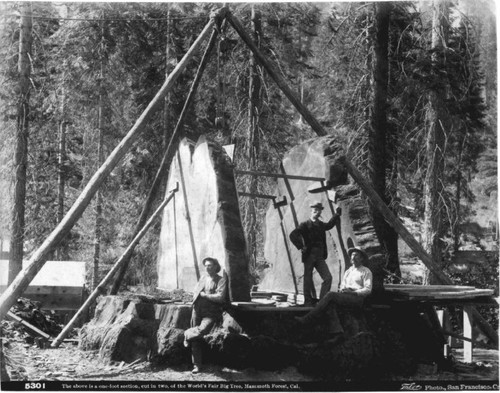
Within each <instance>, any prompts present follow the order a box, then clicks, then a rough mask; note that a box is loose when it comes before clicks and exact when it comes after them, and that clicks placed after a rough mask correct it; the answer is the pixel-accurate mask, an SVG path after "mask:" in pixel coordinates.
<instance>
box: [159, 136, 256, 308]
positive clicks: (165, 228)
mask: <svg viewBox="0 0 500 393" xmlns="http://www.w3.org/2000/svg"><path fill="white" fill-rule="evenodd" d="M176 183H178V186H179V191H178V192H177V193H176V194H175V197H174V201H173V203H170V204H169V205H168V206H167V207H166V208H165V211H164V215H163V220H162V228H161V234H160V245H159V251H158V262H157V266H158V287H160V288H163V289H166V290H172V289H177V288H182V289H185V290H187V291H192V290H193V289H194V287H195V285H196V283H197V281H198V279H199V275H200V274H202V273H203V272H204V267H203V265H202V263H201V262H202V260H203V258H205V257H208V256H211V257H215V258H217V259H218V260H219V262H220V263H221V266H222V268H223V269H224V270H225V271H226V272H227V274H228V276H229V296H230V298H231V300H233V301H247V300H249V298H250V288H249V285H250V280H249V272H248V258H247V253H246V243H245V236H244V233H243V227H242V225H241V219H240V212H239V204H238V196H237V193H236V187H235V183H234V174H233V165H232V163H231V161H230V159H229V157H228V156H227V154H226V153H225V151H224V150H223V149H222V148H221V147H220V146H216V145H215V144H212V143H209V142H208V141H207V140H206V139H205V138H204V137H201V138H200V139H199V141H198V143H197V144H196V145H193V144H191V143H189V141H187V140H186V139H184V140H182V141H181V143H180V144H179V149H178V151H177V154H176V155H175V157H174V159H173V161H172V165H171V167H170V171H169V178H168V185H167V190H171V189H174V188H175V185H176Z"/></svg>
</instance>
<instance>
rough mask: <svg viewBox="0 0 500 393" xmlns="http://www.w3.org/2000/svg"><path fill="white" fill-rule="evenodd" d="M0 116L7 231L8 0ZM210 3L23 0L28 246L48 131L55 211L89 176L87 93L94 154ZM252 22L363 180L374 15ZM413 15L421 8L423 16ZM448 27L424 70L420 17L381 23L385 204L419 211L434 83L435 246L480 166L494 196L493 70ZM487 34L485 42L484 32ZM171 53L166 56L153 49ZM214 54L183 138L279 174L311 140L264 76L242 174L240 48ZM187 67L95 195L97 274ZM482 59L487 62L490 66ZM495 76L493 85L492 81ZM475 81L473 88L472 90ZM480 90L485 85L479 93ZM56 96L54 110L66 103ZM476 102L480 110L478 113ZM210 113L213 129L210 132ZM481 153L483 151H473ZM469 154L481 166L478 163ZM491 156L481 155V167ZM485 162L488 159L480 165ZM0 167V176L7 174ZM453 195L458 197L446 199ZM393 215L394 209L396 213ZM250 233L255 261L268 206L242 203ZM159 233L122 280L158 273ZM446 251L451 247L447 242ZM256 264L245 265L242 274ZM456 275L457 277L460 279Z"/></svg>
mask: <svg viewBox="0 0 500 393" xmlns="http://www.w3.org/2000/svg"><path fill="white" fill-rule="evenodd" d="M0 6H1V7H2V11H4V10H5V11H6V12H5V14H6V15H7V16H4V17H3V18H2V22H3V23H2V31H1V34H2V36H1V44H0V55H2V59H3V61H2V62H0V71H1V73H0V82H1V84H2V89H1V90H0V109H1V110H2V113H3V114H4V116H3V118H2V133H3V138H2V140H1V141H0V152H1V154H0V169H1V171H0V176H1V177H0V182H1V185H2V187H0V192H1V193H2V194H0V197H1V198H2V201H3V202H4V203H2V204H1V209H2V210H0V218H2V220H1V222H2V224H1V225H3V227H1V228H0V234H1V233H5V232H6V231H7V228H5V226H6V225H5V223H7V222H8V216H10V211H9V209H8V208H6V206H8V203H5V201H7V200H8V198H9V195H8V193H7V192H6V190H8V187H4V185H5V184H6V182H9V181H11V179H10V178H7V176H6V174H7V173H9V172H10V170H9V169H10V168H9V165H10V162H11V160H12V159H11V153H12V152H10V151H9V149H8V146H9V145H10V144H11V141H12V136H13V132H14V130H15V124H14V122H13V120H14V118H13V117H12V116H13V115H15V99H14V97H15V96H14V94H15V82H16V77H17V75H16V59H17V52H16V51H17V40H18V34H19V33H18V26H17V20H16V17H15V16H8V15H15V12H16V10H17V7H18V4H17V3H5V4H4V3H1V4H0ZM213 6H214V4H213V3H67V4H57V5H56V4H55V3H33V7H34V8H33V13H34V14H35V15H37V16H44V17H47V19H42V18H35V19H34V27H33V28H34V32H35V38H36V39H35V45H34V49H33V54H32V57H33V64H32V66H33V70H32V74H33V94H32V99H31V106H32V108H33V110H32V112H31V118H30V122H31V124H32V126H31V130H30V132H31V137H30V141H29V143H30V146H29V152H30V155H29V183H28V196H27V200H26V206H27V213H26V214H27V220H26V222H27V223H28V226H27V228H26V239H27V241H26V245H25V246H26V251H27V252H28V254H29V253H30V252H32V251H33V250H35V249H36V248H37V247H38V246H39V245H40V244H41V242H42V241H43V240H44V239H45V238H46V237H47V235H48V234H49V233H50V232H51V231H52V229H53V228H54V227H55V226H56V225H57V222H56V221H57V214H56V212H57V193H56V191H57V186H56V185H57V171H58V169H59V167H58V162H57V156H58V154H59V151H58V146H57V137H56V134H57V133H56V130H57V128H58V125H59V123H60V121H61V120H62V119H65V120H66V121H67V124H68V126H67V147H66V159H65V161H64V165H63V172H64V177H65V180H66V184H67V186H66V195H65V209H66V211H67V210H68V209H69V207H70V206H71V205H72V204H73V203H74V202H75V201H76V199H77V198H78V196H79V194H80V192H81V190H82V189H83V187H85V185H86V184H87V182H88V181H89V179H90V178H91V177H92V175H93V174H94V173H95V171H96V170H97V168H98V165H97V149H96V146H97V142H98V141H97V131H96V130H97V106H98V95H99V90H98V86H99V84H100V83H102V89H103V90H104V91H105V96H106V99H105V136H104V145H105V155H107V154H109V153H110V152H111V151H112V149H113V148H114V147H115V146H116V145H117V144H118V143H119V141H120V140H121V139H122V138H123V136H124V135H125V134H126V132H127V131H128V130H129V129H130V127H131V126H132V125H133V124H134V123H135V121H136V119H137V118H138V117H139V116H140V115H141V113H142V112H143V110H144V109H145V108H146V106H147V105H148V104H149V103H150V101H151V99H152V98H153V97H154V95H155V94H156V93H157V91H158V90H159V88H160V86H161V84H162V83H163V82H164V80H165V77H166V74H168V73H169V72H171V71H172V69H173V68H174V67H175V65H176V64H177V63H178V62H179V61H180V59H181V58H182V56H183V55H184V54H185V53H186V51H187V50H188V49H189V47H190V46H191V44H192V42H193V41H194V40H195V39H196V37H197V36H198V34H199V33H200V31H201V29H202V28H203V26H204V25H205V23H206V22H207V21H208V18H209V13H210V10H211V8H212V7H213ZM254 6H255V7H256V8H257V9H259V10H260V11H261V15H262V37H261V43H260V45H261V50H262V51H263V53H264V54H265V55H266V57H267V58H268V59H270V60H272V61H273V63H275V64H276V66H277V69H278V71H279V72H280V73H281V75H283V76H284V77H285V79H286V80H287V81H288V82H289V84H290V86H291V88H292V90H295V91H297V92H300V95H301V98H302V101H303V103H304V104H305V105H306V106H307V107H308V108H309V109H310V110H311V112H312V113H313V114H314V115H315V116H316V117H317V118H318V119H319V121H320V123H321V124H322V125H323V126H324V128H325V129H326V130H327V131H328V132H329V133H331V134H335V135H338V136H339V139H341V140H347V144H346V148H347V149H348V151H349V154H351V156H352V158H353V161H354V162H355V163H356V164H357V165H358V166H360V167H361V168H362V169H363V170H365V169H366V165H365V164H366V161H367V154H368V152H367V149H366V142H367V132H368V123H367V122H368V119H369V113H370V110H371V105H372V102H371V100H372V85H373V81H372V80H370V78H371V76H370V75H371V73H370V70H371V62H372V56H373V54H372V53H373V39H374V38H373V37H374V35H373V33H374V32H373V26H374V16H373V10H374V7H373V4H371V3H369V2H366V3H331V4H326V3H324V4H316V3H259V4H255V5H254ZM230 7H231V10H232V12H233V13H234V15H236V16H237V17H238V18H239V19H240V20H241V21H242V23H243V24H244V25H245V27H247V29H250V25H251V24H250V11H251V5H250V4H245V3H238V4H231V6H230ZM424 11H425V10H424ZM451 18H452V21H453V23H452V26H453V28H452V32H451V34H450V39H449V45H448V48H447V50H446V52H445V56H446V60H447V61H446V63H445V66H444V67H443V68H441V69H439V70H437V71H434V70H433V69H432V67H431V57H432V55H433V53H432V52H431V51H429V50H428V49H427V48H428V45H427V43H428V40H429V29H428V27H427V24H426V23H425V21H426V15H425V12H422V10H420V9H417V7H416V3H414V2H395V3H394V7H393V10H392V13H391V25H390V48H389V61H390V82H389V106H388V108H387V111H388V135H389V136H388V140H387V144H390V145H391V146H394V147H395V148H396V154H395V155H394V156H393V155H391V156H388V157H387V160H388V168H391V169H390V170H389V171H388V173H387V180H388V182H387V184H388V185H389V187H391V188H392V189H393V190H396V191H397V198H395V201H394V204H395V205H394V207H395V208H397V209H398V211H400V212H401V211H402V207H401V206H399V205H409V206H410V207H416V218H417V219H420V218H421V214H422V205H421V203H420V201H421V200H422V192H423V186H422V184H423V183H422V182H423V179H424V177H425V164H426V162H425V158H424V154H423V153H424V152H423V150H422V147H423V146H424V143H423V140H424V136H425V135H424V128H423V124H424V118H425V110H426V108H425V105H424V99H423V97H424V95H425V92H426V91H428V89H430V88H436V87H438V86H445V85H446V86H447V89H448V90H447V92H448V93H447V96H446V108H447V118H446V126H447V130H448V135H447V136H448V144H447V147H446V148H447V150H446V157H447V160H446V176H445V178H444V179H443V182H444V183H445V186H446V187H445V190H446V194H445V195H443V198H444V199H445V201H446V206H447V215H446V222H447V230H448V232H447V234H446V240H447V242H448V243H447V244H452V242H451V241H450V239H451V238H452V236H453V235H454V232H455V231H457V230H463V228H464V225H465V223H467V221H468V220H469V219H470V218H471V217H472V216H473V214H474V206H473V203H474V198H477V195H476V193H475V192H474V191H473V189H472V188H471V181H470V179H472V178H473V175H474V174H475V173H476V172H477V171H481V172H484V173H486V172H488V173H489V175H490V177H489V179H490V180H488V181H489V183H488V184H489V186H488V187H487V188H488V195H490V194H491V193H492V192H494V189H496V166H495V165H493V166H492V165H491V164H489V162H490V161H491V160H492V159H495V157H494V155H495V154H494V153H495V150H496V139H495V130H496V109H495V105H491V102H493V103H494V102H495V99H496V98H495V99H493V100H492V101H491V100H490V101H486V102H485V101H484V100H483V97H484V96H485V95H486V96H487V97H488V99H490V97H496V91H495V89H496V85H495V83H494V81H495V80H496V78H495V77H496V75H492V73H494V69H495V68H494V67H489V68H485V67H484V64H490V63H491V62H492V61H493V62H495V59H494V58H493V60H492V58H491V55H489V54H488V53H485V52H484V51H483V50H482V48H483V47H485V46H488V47H491V45H490V44H491V43H490V42H487V44H488V45H485V44H484V41H485V40H488V39H491V32H488V31H486V28H485V29H483V30H482V31H479V30H478V26H479V24H480V23H479V21H478V20H477V19H474V18H473V17H470V18H467V17H465V16H464V15H463V14H461V13H460V10H458V9H455V10H454V12H453V13H452V15H451ZM488 34H489V35H488ZM167 47H168V53H169V55H168V58H166V52H167ZM219 47H220V51H215V52H214V53H212V56H211V62H210V63H209V65H208V66H207V69H206V71H205V75H204V77H203V79H202V83H201V86H200V88H199V93H198V94H197V96H196V99H195V102H194V105H192V107H191V108H190V109H189V112H188V115H187V116H186V123H185V125H184V127H183V135H185V136H188V137H189V138H191V139H193V140H196V139H197V138H198V136H200V135H202V134H203V135H207V136H208V137H209V138H210V139H212V140H215V141H216V142H219V143H221V144H235V146H236V149H235V151H236V154H235V158H234V163H235V166H236V167H237V168H239V169H253V170H259V171H266V172H278V171H279V164H280V161H281V158H282V156H283V154H284V153H285V152H286V151H287V150H289V149H290V148H291V147H292V146H294V145H296V144H297V143H300V142H302V141H304V140H306V139H308V138H311V137H313V136H314V133H313V132H312V130H311V129H310V128H309V127H308V125H307V124H305V123H304V120H303V119H302V118H301V117H300V115H299V114H298V113H297V111H296V110H295V108H294V107H293V106H292V105H291V104H290V103H289V102H288V100H287V99H286V98H285V97H284V96H283V94H282V93H281V92H280V90H279V89H278V88H277V87H276V85H275V84H274V82H273V81H272V80H271V79H270V77H269V76H268V75H267V73H266V72H265V71H264V70H262V69H260V70H259V75H260V79H261V82H262V88H261V102H260V105H259V113H258V115H259V122H258V127H259V128H258V143H259V148H258V149H257V150H256V151H257V160H256V164H255V167H253V168H250V167H249V163H248V162H249V161H248V160H247V157H246V156H245V154H244V153H243V152H244V151H248V148H249V147H250V146H248V143H249V142H248V141H249V138H248V128H249V124H248V100H249V94H248V89H249V75H250V62H249V59H250V58H251V53H250V51H249V50H248V48H247V47H246V45H244V43H243V42H242V41H241V40H240V39H239V37H238V36H237V34H236V33H235V32H234V30H233V29H231V28H230V26H228V25H224V26H223V27H222V33H221V38H220V41H219ZM101 55H103V56H104V58H105V63H106V67H105V78H104V80H102V81H101V80H100V79H99V72H100V69H99V61H98V59H99V57H100V56H101ZM200 56H201V55H200V54H198V55H196V56H195V61H193V62H191V63H190V64H189V65H188V67H187V69H186V71H185V72H184V74H183V75H182V76H181V77H180V78H179V80H178V82H177V83H176V86H175V88H174V89H173V91H172V92H171V93H170V94H169V97H168V100H167V102H166V108H167V109H165V110H163V111H160V112H161V113H158V114H157V115H155V116H154V117H153V119H151V121H150V122H149V124H148V126H147V128H146V130H145V131H144V133H143V136H142V138H141V140H140V141H139V142H138V143H137V144H136V145H135V146H134V147H133V148H132V149H131V150H130V151H129V152H128V153H127V154H126V156H125V158H124V159H123V160H122V162H121V163H120V164H119V165H118V166H117V167H116V168H115V170H114V171H113V172H112V174H111V175H110V176H109V178H108V179H107V180H106V183H105V185H104V189H103V193H104V210H103V211H104V217H105V221H104V226H103V239H102V249H103V250H105V251H104V253H103V254H104V255H103V259H104V265H105V267H104V268H103V271H102V274H104V273H105V271H106V270H107V269H108V268H109V265H111V264H112V263H113V262H114V261H115V260H116V259H117V258H118V257H119V256H120V255H121V253H122V252H123V250H124V249H125V247H126V246H127V245H128V243H129V242H130V240H131V239H130V235H131V233H132V230H133V228H134V226H135V223H136V221H137V218H138V217H139V214H140V212H141V210H142V206H143V202H144V200H145V198H146V195H147V193H148V191H149V188H150V186H151V183H152V180H153V178H154V176H155V173H156V170H157V167H158V164H159V162H160V160H161V158H162V155H163V151H164V148H165V146H166V145H167V144H168V141H169V138H170V135H171V132H172V130H173V127H174V125H175V123H176V121H177V119H178V116H179V113H180V111H181V109H182V107H183V105H184V101H185V98H186V96H187V92H188V87H189V85H190V83H191V81H192V79H193V77H194V74H195V73H196V70H197V67H198V65H199V61H200ZM488 56H490V57H488ZM493 76H495V77H493ZM483 80H485V81H486V84H485V83H483ZM485 88H486V89H487V90H484V89H485ZM64 91H65V92H66V94H65V96H66V102H65V106H64V108H65V109H64V113H63V112H62V109H61V108H62V97H63V95H64V94H63V92H64ZM488 102H489V103H490V105H489V106H486V104H487V103H488ZM218 115H222V117H223V118H224V122H223V124H216V122H215V119H216V117H217V116H218ZM486 154H487V155H486ZM478 157H483V158H481V159H480V160H478ZM485 157H488V158H485ZM490 157H491V159H490ZM4 169H5V170H4ZM249 184H250V181H249V179H248V178H244V177H238V178H237V187H238V189H240V190H244V189H247V188H248V187H249ZM274 186H275V183H274V180H271V179H266V178H259V182H258V184H257V187H256V188H257V190H256V191H257V192H259V193H263V194H269V193H272V191H273V189H274ZM457 190H459V191H460V193H459V194H458V195H459V196H460V198H457ZM240 202H241V206H240V208H241V215H242V219H243V222H244V223H245V224H246V223H247V222H248V221H249V218H248V214H249V201H240ZM400 207H401V208H400ZM255 208H256V212H257V213H256V214H257V225H256V226H255V227H254V228H252V229H250V230H252V231H255V236H256V238H257V243H256V247H257V257H258V260H259V263H260V264H264V263H265V261H263V255H262V253H263V247H262V245H263V240H264V230H263V225H264V216H265V212H266V210H267V208H268V202H267V201H265V200H258V201H256V202H255ZM94 214H95V213H94V210H93V206H90V207H89V208H88V209H87V211H86V212H85V213H84V215H83V217H82V219H81V220H80V221H79V222H78V223H77V225H76V226H75V227H74V228H73V230H72V231H71V233H70V234H69V235H68V237H67V239H66V242H67V244H68V247H69V248H68V253H69V257H70V258H71V259H74V260H91V259H92V252H93V248H92V242H93V237H94ZM158 233H159V229H158V228H157V227H156V228H154V229H153V230H151V231H150V233H149V234H148V235H147V236H146V238H145V239H144V240H143V243H141V245H140V246H139V247H138V248H137V250H136V256H135V258H134V260H133V262H132V264H133V265H132V266H133V268H132V269H129V275H128V277H127V280H128V282H129V283H137V282H143V283H148V284H150V283H153V282H154V275H155V263H156V251H155V250H156V249H157V247H156V239H157V238H158ZM450 247H451V246H450ZM260 268H262V266H257V267H256V268H255V269H256V272H255V275H256V276H258V270H259V269H260ZM457 280H458V278H457Z"/></svg>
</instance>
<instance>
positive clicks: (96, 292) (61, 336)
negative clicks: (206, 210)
mask: <svg viewBox="0 0 500 393" xmlns="http://www.w3.org/2000/svg"><path fill="white" fill-rule="evenodd" d="M178 189H179V185H178V184H177V187H176V188H175V189H174V190H172V191H170V194H169V195H168V197H167V198H165V200H164V201H163V202H162V203H161V205H160V206H158V209H156V211H155V212H154V213H153V215H152V216H151V217H150V218H149V220H148V222H147V223H146V224H145V225H144V227H143V228H142V229H141V230H140V231H139V233H138V234H137V235H136V236H135V237H134V240H132V242H131V243H130V244H129V246H128V247H127V249H126V250H125V252H124V253H123V254H122V256H121V257H120V258H119V259H118V260H117V261H116V262H115V264H114V265H113V267H112V268H111V270H110V271H109V272H108V274H106V277H104V278H103V279H102V281H101V282H100V283H99V285H98V286H97V287H96V289H94V292H92V293H91V294H90V296H89V297H88V299H87V300H86V301H85V303H83V305H82V306H81V307H80V309H79V310H78V311H77V312H76V314H75V315H74V316H73V318H71V321H69V322H68V324H67V325H66V326H65V327H64V329H63V330H62V331H61V333H59V335H58V336H57V337H56V338H55V340H54V341H52V344H51V345H50V346H51V347H52V348H57V347H58V346H59V345H60V344H61V343H62V342H63V340H64V338H65V337H66V336H67V335H68V333H69V332H70V330H71V329H72V328H73V326H74V325H75V323H76V321H78V319H79V318H80V317H81V316H82V315H83V314H84V313H85V312H86V311H87V310H88V309H89V308H90V306H91V305H92V304H93V303H94V301H95V300H96V299H97V297H98V296H99V295H101V294H104V293H105V289H106V285H108V284H109V283H110V282H111V279H112V278H113V276H114V275H115V273H116V272H117V271H118V270H119V269H120V267H121V265H122V263H123V261H124V260H126V259H127V260H128V259H129V257H130V256H131V255H132V253H133V252H134V249H135V246H136V245H137V244H138V243H139V241H140V240H141V239H142V237H143V236H144V235H145V234H146V232H147V231H148V230H149V228H150V227H151V225H153V222H154V220H155V218H157V217H158V216H159V215H160V213H161V212H162V211H163V209H164V208H165V206H167V204H168V203H169V202H170V200H171V199H172V198H173V197H174V195H175V193H176V192H177V190H178Z"/></svg>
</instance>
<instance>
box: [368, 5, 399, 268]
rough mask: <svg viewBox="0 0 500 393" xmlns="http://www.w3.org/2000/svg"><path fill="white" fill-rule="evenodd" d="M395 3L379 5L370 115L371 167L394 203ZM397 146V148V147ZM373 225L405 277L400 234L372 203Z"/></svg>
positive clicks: (376, 183)
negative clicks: (390, 130) (390, 183)
mask: <svg viewBox="0 0 500 393" xmlns="http://www.w3.org/2000/svg"><path fill="white" fill-rule="evenodd" d="M391 7H392V6H391V3H383V2H381V3H376V5H375V10H376V11H375V30H376V31H375V34H376V37H375V42H374V57H373V68H372V70H373V71H372V72H373V109H372V112H371V116H370V123H371V124H370V127H369V133H368V151H369V154H368V167H369V172H370V180H371V182H372V184H373V188H374V189H375V190H376V191H377V193H378V194H379V195H380V196H382V198H383V200H384V202H385V203H386V204H387V205H388V206H390V205H391V196H390V193H389V192H388V190H387V187H386V173H388V172H389V170H388V164H389V163H390V159H391V158H392V154H391V152H390V151H389V150H390V147H388V144H387V140H388V135H387V106H388V104H387V98H388V85H389V59H388V56H389V55H388V49H389V22H390V12H391ZM394 149H395V147H394ZM370 210H371V212H370V213H371V216H372V222H373V226H374V228H375V232H376V233H377V237H378V238H379V241H380V243H381V245H382V247H383V249H384V251H385V253H386V255H387V256H388V261H387V268H388V270H389V271H390V272H391V273H393V274H395V275H396V277H401V270H400V268H399V261H398V236H397V233H396V231H394V229H393V228H392V227H391V226H390V225H389V224H388V223H387V222H386V221H385V220H384V217H383V216H382V214H380V212H379V211H378V210H377V209H375V208H374V207H373V206H372V204H371V203H370Z"/></svg>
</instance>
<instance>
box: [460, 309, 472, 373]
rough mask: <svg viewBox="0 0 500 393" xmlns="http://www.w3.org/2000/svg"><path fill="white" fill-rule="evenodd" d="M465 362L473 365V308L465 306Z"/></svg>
mask: <svg viewBox="0 0 500 393" xmlns="http://www.w3.org/2000/svg"><path fill="white" fill-rule="evenodd" d="M463 314H464V338H466V339H468V340H464V362H466V363H472V355H473V353H472V352H473V350H474V346H473V342H472V323H473V316H472V306H464V311H463Z"/></svg>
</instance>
